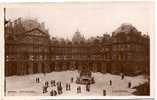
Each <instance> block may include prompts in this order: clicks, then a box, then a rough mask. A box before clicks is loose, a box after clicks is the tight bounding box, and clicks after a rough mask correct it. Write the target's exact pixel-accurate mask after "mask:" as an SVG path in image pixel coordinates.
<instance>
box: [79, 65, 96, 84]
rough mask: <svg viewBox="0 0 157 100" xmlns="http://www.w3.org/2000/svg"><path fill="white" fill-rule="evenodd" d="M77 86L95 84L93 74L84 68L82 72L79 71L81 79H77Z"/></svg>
mask: <svg viewBox="0 0 157 100" xmlns="http://www.w3.org/2000/svg"><path fill="white" fill-rule="evenodd" d="M76 83H77V84H85V85H86V84H94V83H95V80H94V77H92V72H91V71H90V70H89V69H88V68H85V67H83V68H82V69H81V70H79V77H77V79H76Z"/></svg>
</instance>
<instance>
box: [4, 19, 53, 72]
mask: <svg viewBox="0 0 157 100" xmlns="http://www.w3.org/2000/svg"><path fill="white" fill-rule="evenodd" d="M40 25H41V24H40V23H38V22H37V21H35V20H30V19H25V20H23V19H21V18H19V19H17V20H15V21H14V22H9V23H8V24H7V25H6V26H5V74H6V75H16V74H17V75H24V74H32V73H38V72H47V71H49V67H48V66H49V65H48V64H49V54H50V50H49V46H50V36H49V34H48V31H47V30H46V29H45V30H43V26H42V27H41V26H40Z"/></svg>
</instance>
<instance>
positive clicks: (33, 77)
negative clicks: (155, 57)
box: [3, 1, 154, 99]
mask: <svg viewBox="0 0 157 100" xmlns="http://www.w3.org/2000/svg"><path fill="white" fill-rule="evenodd" d="M3 13H4V41H5V44H4V46H5V49H4V51H5V54H4V57H5V60H4V61H5V62H4V63H5V64H4V95H5V96H53V97H61V96H104V97H105V96H151V91H152V90H151V87H153V86H152V85H150V84H151V81H152V77H151V75H152V73H153V72H151V71H152V69H153V67H154V66H153V65H152V64H151V60H150V58H151V53H150V52H151V37H152V36H153V34H154V3H153V2H124V1H123V2H85V3H81V2H76V3H48V4H46V3H43V4H42V3H36V4H16V5H13V4H8V5H4V7H3ZM93 99H94V98H93Z"/></svg>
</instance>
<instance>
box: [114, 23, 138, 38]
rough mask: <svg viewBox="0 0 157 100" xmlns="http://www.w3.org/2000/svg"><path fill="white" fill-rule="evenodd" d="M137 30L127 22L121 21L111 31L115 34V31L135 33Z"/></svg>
mask: <svg viewBox="0 0 157 100" xmlns="http://www.w3.org/2000/svg"><path fill="white" fill-rule="evenodd" d="M137 32H138V30H137V29H136V28H135V27H134V26H132V25H131V24H129V23H123V24H122V25H121V26H120V27H118V28H117V29H116V30H115V31H114V32H113V33H114V35H116V34H117V33H126V34H127V33H137Z"/></svg>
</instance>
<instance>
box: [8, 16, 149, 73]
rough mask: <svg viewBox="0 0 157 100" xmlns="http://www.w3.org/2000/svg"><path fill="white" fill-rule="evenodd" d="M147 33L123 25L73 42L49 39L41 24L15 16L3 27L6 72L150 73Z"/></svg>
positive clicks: (77, 35) (74, 38) (77, 38)
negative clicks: (108, 32)
mask: <svg viewBox="0 0 157 100" xmlns="http://www.w3.org/2000/svg"><path fill="white" fill-rule="evenodd" d="M149 41H150V39H149V36H148V35H142V34H141V32H139V31H138V30H136V28H135V27H133V26H132V25H129V24H122V25H121V26H120V27H119V28H118V29H117V30H115V31H114V32H113V33H112V35H111V36H110V35H109V34H103V36H98V37H94V38H92V39H88V40H87V39H85V38H84V36H82V35H81V34H80V32H79V31H76V32H75V34H74V36H73V39H72V41H70V40H68V41H67V40H64V39H62V40H59V39H56V38H54V37H53V38H51V39H50V35H49V33H48V30H46V29H45V27H44V24H43V23H38V21H37V20H30V19H27V20H26V19H25V20H24V19H21V18H19V19H17V20H15V21H13V22H9V23H7V24H6V26H5V75H6V76H10V75H25V74H33V73H47V72H52V71H63V70H76V69H77V70H85V69H87V70H91V71H92V72H101V73H113V74H120V73H125V74H126V75H137V74H147V75H149V69H150V67H149V62H150V57H149V44H150V43H149Z"/></svg>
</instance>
